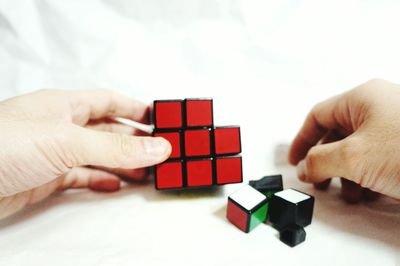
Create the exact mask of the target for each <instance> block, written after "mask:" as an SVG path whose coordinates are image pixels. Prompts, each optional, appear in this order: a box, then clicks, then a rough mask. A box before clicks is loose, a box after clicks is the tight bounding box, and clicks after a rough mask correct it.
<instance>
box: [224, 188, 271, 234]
mask: <svg viewBox="0 0 400 266" xmlns="http://www.w3.org/2000/svg"><path fill="white" fill-rule="evenodd" d="M267 203H268V202H267V198H266V197H265V196H264V195H263V194H262V193H260V192H258V191H257V190H255V189H254V188H252V187H251V186H249V185H245V186H244V187H242V188H240V189H239V190H237V191H235V192H234V193H232V194H231V195H230V196H229V197H228V206H227V213H226V217H227V219H228V220H229V221H230V222H231V223H232V224H234V225H235V226H236V227H237V228H239V229H240V230H242V231H243V232H245V233H248V232H250V231H251V230H253V229H254V228H255V227H257V225H259V224H261V223H263V222H265V220H266V217H267V212H268V204H267Z"/></svg>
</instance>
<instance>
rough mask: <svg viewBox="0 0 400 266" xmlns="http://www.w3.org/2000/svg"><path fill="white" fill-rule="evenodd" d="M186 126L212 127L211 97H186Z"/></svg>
mask: <svg viewBox="0 0 400 266" xmlns="http://www.w3.org/2000/svg"><path fill="white" fill-rule="evenodd" d="M185 110H186V127H212V125H213V102H212V99H210V98H206V99H186V100H185Z"/></svg>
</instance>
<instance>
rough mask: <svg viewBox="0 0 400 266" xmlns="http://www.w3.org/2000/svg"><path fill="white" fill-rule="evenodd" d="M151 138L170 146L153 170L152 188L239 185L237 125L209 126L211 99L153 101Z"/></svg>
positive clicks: (211, 113) (211, 108) (210, 124)
mask: <svg viewBox="0 0 400 266" xmlns="http://www.w3.org/2000/svg"><path fill="white" fill-rule="evenodd" d="M153 106H154V108H153V115H152V117H153V121H154V125H155V126H154V132H153V136H156V137H163V138H165V139H166V140H168V141H169V142H170V143H171V146H172V151H171V155H170V157H169V158H168V160H167V161H166V162H164V163H162V164H160V165H157V166H156V167H155V181H156V188H157V189H159V190H164V189H180V188H190V187H206V186H213V185H223V184H229V183H238V182H242V159H241V157H240V156H232V155H235V154H239V153H240V152H241V143H240V128H239V127H238V126H227V127H216V128H214V127H213V124H214V121H213V101H212V99H211V98H196V99H194V98H192V99H185V100H161V101H160V100H159V101H154V105H153ZM227 155H229V156H230V157H228V156H227Z"/></svg>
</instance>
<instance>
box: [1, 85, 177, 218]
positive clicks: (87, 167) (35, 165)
mask: <svg viewBox="0 0 400 266" xmlns="http://www.w3.org/2000/svg"><path fill="white" fill-rule="evenodd" d="M148 110H149V108H148V106H146V105H144V104H142V103H140V102H138V101H136V100H133V99H130V98H129V97H126V96H123V95H120V94H118V93H114V92H111V91H106V90H96V91H63V90H41V91H38V92H34V93H31V94H27V95H23V96H19V97H15V98H11V99H9V100H6V101H3V102H0V219H1V218H4V217H6V216H9V215H11V214H13V213H15V212H17V211H18V210H20V209H22V208H23V207H24V206H26V205H29V204H33V203H35V202H38V201H40V200H42V199H44V198H46V197H48V196H49V195H50V194H52V193H53V192H55V191H59V190H64V189H68V188H89V189H92V190H98V191H116V190H118V189H119V188H120V183H121V181H120V178H119V176H123V177H125V178H127V179H130V180H137V181H139V180H143V179H144V178H145V177H146V176H147V171H146V168H145V167H148V166H151V165H154V164H158V163H160V162H162V161H164V160H165V159H167V158H168V156H169V154H170V152H171V146H170V144H169V143H168V142H167V141H166V140H165V139H163V138H154V137H149V136H139V135H141V134H139V132H137V131H136V130H134V129H133V128H130V127H128V126H124V125H121V124H118V123H114V122H113V120H112V118H114V117H124V118H129V119H132V120H135V121H138V122H141V123H148Z"/></svg>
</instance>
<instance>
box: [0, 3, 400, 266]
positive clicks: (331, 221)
mask: <svg viewBox="0 0 400 266" xmlns="http://www.w3.org/2000/svg"><path fill="white" fill-rule="evenodd" d="M399 11H400V4H399V3H398V2H396V1H379V2H378V1H375V2H373V1H342V2H341V1H334V2H329V3H328V2H327V1H301V2H299V1H265V0H254V1H248V0H189V1H187V0H171V1H162V0H147V1H130V0H114V1H106V0H103V1H94V0H87V1H56V0H37V1H23V0H14V1H6V0H0V97H1V98H3V99H4V98H7V97H11V96H13V95H16V94H21V93H26V92H28V91H32V90H36V89H39V88H65V89H78V88H98V87H102V88H113V89H117V90H120V91H122V92H124V93H126V94H129V95H131V96H133V97H136V98H139V99H142V100H145V101H148V102H150V101H151V100H153V99H162V98H185V97H197V96H210V97H213V98H214V110H215V114H214V115H215V121H216V123H217V124H221V125H227V124H239V125H241V127H242V137H243V139H242V141H243V158H244V174H245V181H248V180H249V179H255V178H259V177H261V176H262V175H266V174H274V173H283V174H284V178H285V179H284V184H285V186H286V187H295V188H297V189H300V190H303V191H305V192H308V193H310V194H313V195H315V197H316V208H315V213H314V221H313V223H312V225H310V226H309V227H307V228H306V231H307V240H306V242H305V243H303V244H301V245H300V246H298V247H296V248H293V249H290V248H288V247H287V246H285V245H284V244H282V243H281V242H280V241H279V240H278V239H277V232H276V231H275V230H274V229H272V228H271V227H269V226H267V225H260V226H259V227H258V228H256V229H255V230H254V231H252V232H251V233H250V234H244V233H242V232H241V231H239V230H238V229H236V228H235V227H234V226H232V225H231V224H230V223H229V222H227V220H226V219H225V206H226V200H227V195H228V194H229V193H231V192H232V191H234V190H235V189H237V188H238V187H240V185H228V186H225V187H224V188H222V189H220V190H219V191H214V192H188V193H162V192H157V191H155V189H154V188H153V185H152V184H151V183H149V184H148V185H140V186H139V185H137V186H132V187H126V188H124V189H123V190H122V191H121V192H118V193H114V194H100V193H93V192H89V191H69V192H66V193H63V194H60V195H57V196H54V197H51V198H50V199H48V200H46V201H44V202H43V203H40V204H38V205H35V206H33V207H31V208H28V209H27V210H25V211H23V212H21V213H19V214H18V215H16V216H14V217H11V218H10V219H7V220H5V221H2V222H0V265H127V264H129V265H131V264H134V265H188V264H189V265H222V264H224V265H268V264H274V265H276V264H279V265H303V264H304V265H396V263H397V265H400V259H399V253H400V229H399V228H400V205H399V202H397V201H393V200H390V199H382V200H380V201H378V202H375V203H362V204H359V205H355V206H349V205H346V204H344V203H343V202H342V201H341V200H340V199H339V196H338V193H339V187H338V185H337V184H336V185H334V186H333V187H332V188H331V189H330V190H329V191H328V192H326V193H323V192H317V191H314V190H313V189H312V188H311V187H310V186H308V185H305V184H302V183H300V182H299V181H297V179H296V178H295V171H294V169H293V168H291V167H288V166H278V165H276V164H275V163H274V162H275V161H276V160H277V159H276V156H275V151H276V150H277V149H278V148H279V147H281V146H279V144H282V143H289V141H290V140H291V138H292V137H293V136H294V134H295V133H296V131H297V130H298V128H299V126H300V125H301V123H302V121H303V119H304V117H305V115H306V113H307V111H308V110H309V109H310V108H311V107H312V105H313V104H315V103H316V102H318V101H320V100H322V99H325V98H327V97H329V96H331V95H333V94H336V93H340V92H342V91H344V90H346V89H349V88H351V87H353V86H355V85H357V84H359V83H361V82H364V81H366V80H367V79H370V78H374V77H382V78H386V79H389V80H392V81H394V82H399V81H400V74H399V69H400V67H399V62H400V53H399V47H400V37H399V36H400V35H399V34H398V27H399V25H400V16H398V14H399ZM0 134H1V132H0ZM278 150H279V149H278ZM279 156H282V154H281V153H279V154H278V157H279ZM278 161H279V160H278ZM26 167H29V165H27V166H26Z"/></svg>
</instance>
